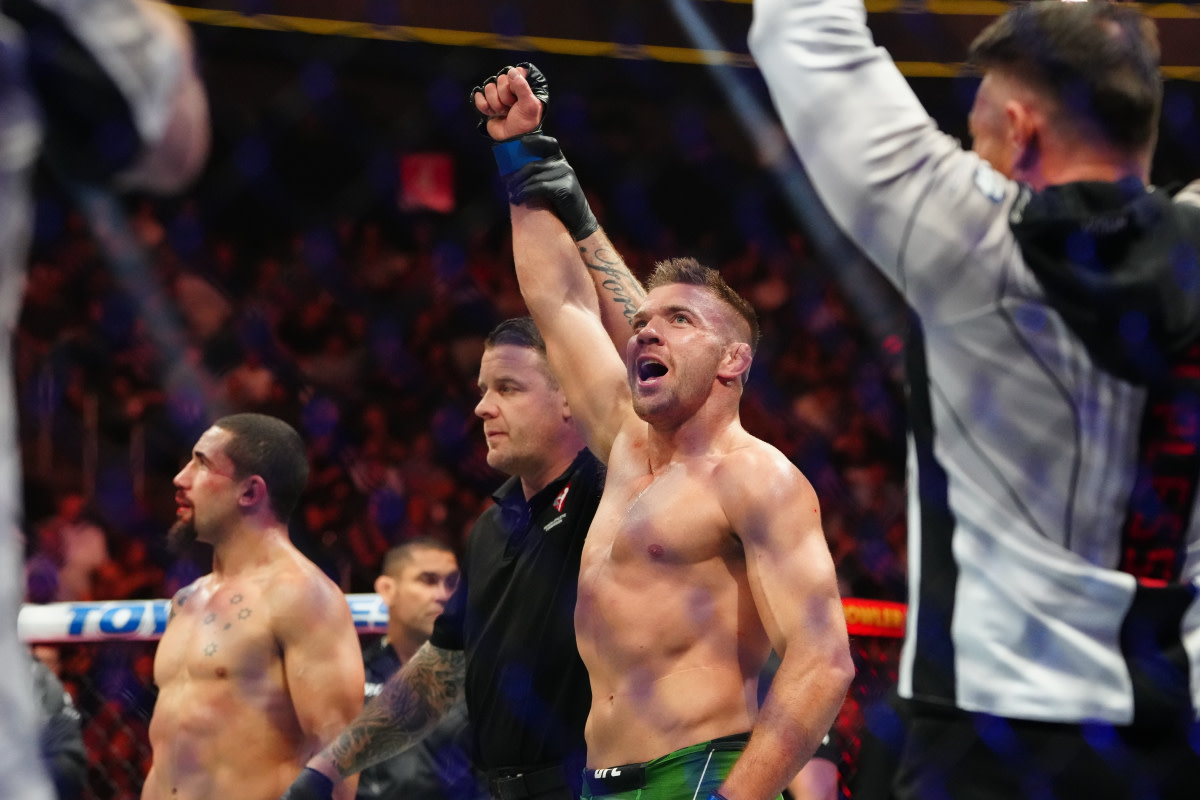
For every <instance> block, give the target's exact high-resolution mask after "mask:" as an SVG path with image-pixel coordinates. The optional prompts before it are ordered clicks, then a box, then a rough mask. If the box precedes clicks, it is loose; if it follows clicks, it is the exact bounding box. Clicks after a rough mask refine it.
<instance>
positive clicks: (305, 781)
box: [280, 767, 333, 800]
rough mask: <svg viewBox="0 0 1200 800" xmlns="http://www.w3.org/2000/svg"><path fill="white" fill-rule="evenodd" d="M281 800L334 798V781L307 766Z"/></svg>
mask: <svg viewBox="0 0 1200 800" xmlns="http://www.w3.org/2000/svg"><path fill="white" fill-rule="evenodd" d="M280 800H333V781H331V780H330V779H329V778H328V777H326V776H325V775H323V774H321V773H320V772H317V771H316V770H315V769H312V768H311V767H305V768H304V771H303V772H301V773H300V774H299V775H297V776H296V780H294V781H292V785H291V786H289V787H288V790H287V791H286V792H284V793H283V797H281V798H280Z"/></svg>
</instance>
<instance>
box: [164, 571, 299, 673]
mask: <svg viewBox="0 0 1200 800" xmlns="http://www.w3.org/2000/svg"><path fill="white" fill-rule="evenodd" d="M279 664H280V650H279V646H278V643H277V642H276V640H275V637H274V635H273V633H272V630H271V625H270V613H269V609H268V608H267V604H266V602H265V600H264V598H263V595H262V593H261V591H260V590H259V587H257V586H255V585H253V584H243V585H234V586H228V587H223V588H221V589H218V590H216V591H211V592H209V591H197V592H196V593H194V594H193V595H192V596H191V597H189V598H187V599H186V600H185V601H184V602H183V603H182V605H181V606H180V607H178V608H177V609H176V614H175V617H174V618H173V619H172V620H171V621H170V623H169V624H168V625H167V630H166V632H165V633H164V634H163V638H162V641H161V642H160V643H159V653H158V657H157V659H156V661H155V670H154V672H155V680H156V682H158V684H159V685H160V686H165V685H166V684H168V683H170V682H171V681H173V680H181V679H183V680H224V679H235V678H236V679H249V680H251V681H253V680H255V679H256V678H264V677H268V676H269V675H270V674H271V673H273V672H274V671H275V670H277V669H278V667H279Z"/></svg>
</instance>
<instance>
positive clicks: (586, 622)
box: [575, 453, 770, 767]
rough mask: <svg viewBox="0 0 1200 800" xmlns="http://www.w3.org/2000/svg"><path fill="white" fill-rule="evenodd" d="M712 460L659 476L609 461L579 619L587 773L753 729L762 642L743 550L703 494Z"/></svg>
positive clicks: (765, 648)
mask: <svg viewBox="0 0 1200 800" xmlns="http://www.w3.org/2000/svg"><path fill="white" fill-rule="evenodd" d="M615 455H616V454H615V453H614V456H615ZM630 460H631V459H626V460H625V463H626V464H628V463H629V462H630ZM714 462H715V459H711V458H697V459H691V460H686V461H680V462H675V463H672V464H671V465H669V466H667V467H665V468H664V469H662V470H659V471H658V474H656V475H655V474H651V473H649V471H647V470H646V469H645V464H644V461H643V463H642V465H641V466H642V469H641V470H637V469H629V468H628V467H622V466H619V465H620V463H621V460H620V459H619V458H617V457H614V458H612V459H610V466H609V473H608V486H607V489H606V491H605V495H604V499H603V501H602V502H601V504H600V508H599V510H598V512H597V514H596V519H595V521H594V523H593V524H592V528H591V530H590V531H589V533H588V539H587V543H586V544H585V546H584V551H583V558H582V565H581V570H580V582H579V599H578V604H577V606H576V613H575V628H576V635H577V637H578V643H579V652H580V655H581V656H582V657H583V660H584V663H585V664H586V665H587V668H588V673H589V675H590V678H591V684H592V709H591V714H590V715H589V718H588V723H587V744H588V766H589V767H604V766H611V765H613V764H624V763H631V762H637V761H646V760H649V759H652V758H655V757H658V756H661V755H665V754H666V753H668V752H671V751H673V750H676V749H679V748H681V747H685V746H688V745H691V744H695V743H697V742H700V741H705V740H707V739H711V738H714V737H717V736H723V735H726V734H730V733H736V732H742V731H747V730H749V729H750V727H751V725H752V724H753V720H754V716H755V711H756V688H757V676H758V672H759V670H760V669H761V667H762V664H763V662H764V661H765V659H766V656H767V654H768V652H769V650H770V645H769V644H768V642H767V637H766V634H765V632H764V630H763V627H762V625H761V623H760V622H759V619H758V615H757V612H756V610H755V607H754V601H753V598H752V597H751V594H750V589H749V584H748V581H747V578H746V565H745V559H744V554H743V551H742V548H741V544H740V542H739V541H738V539H737V537H736V536H735V535H734V533H733V532H732V531H731V530H730V529H729V523H728V520H727V519H726V518H725V515H724V513H723V512H722V510H721V508H720V505H719V504H718V503H717V501H716V500H715V498H714V497H713V492H712V491H711V485H712V484H711V479H712V468H713V464H714ZM613 465H618V466H617V467H616V468H614V466H613Z"/></svg>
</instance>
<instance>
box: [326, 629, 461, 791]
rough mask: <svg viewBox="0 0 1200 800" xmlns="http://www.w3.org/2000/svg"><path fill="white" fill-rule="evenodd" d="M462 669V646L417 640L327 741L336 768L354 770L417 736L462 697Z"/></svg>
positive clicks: (345, 772)
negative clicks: (415, 646)
mask: <svg viewBox="0 0 1200 800" xmlns="http://www.w3.org/2000/svg"><path fill="white" fill-rule="evenodd" d="M466 672H467V666H466V657H465V656H464V655H463V653H462V651H460V650H442V649H440V648H437V647H434V646H433V645H431V644H429V643H425V644H424V645H422V646H421V649H420V650H418V651H417V652H416V653H415V654H414V655H413V657H412V659H411V660H409V662H408V663H407V664H405V665H404V667H403V668H402V669H401V670H400V671H399V672H397V673H396V674H395V675H393V676H392V677H391V678H389V679H388V681H387V683H385V684H384V685H383V690H382V691H381V692H380V693H379V695H378V696H376V697H375V698H373V699H372V700H371V702H369V703H368V704H367V706H366V708H364V709H363V710H362V713H360V714H359V715H358V717H357V718H356V719H355V720H354V721H353V722H351V723H350V725H349V726H347V727H346V729H345V730H343V731H342V733H341V735H339V736H338V738H337V741H335V742H334V743H333V744H332V745H331V749H330V754H331V755H332V756H333V760H334V765H335V766H336V768H337V770H338V773H339V774H340V775H341V776H342V777H345V776H347V775H353V774H354V773H356V772H360V771H362V770H364V769H366V768H367V767H369V766H371V765H372V764H376V763H378V762H380V761H383V760H384V759H387V758H391V757H392V756H395V755H396V754H398V753H399V752H401V751H402V750H404V749H405V748H407V747H409V746H411V745H413V744H416V743H417V742H418V741H420V740H421V738H422V737H424V736H425V734H426V733H428V732H429V730H430V729H431V728H432V727H433V726H434V725H435V724H437V722H438V721H439V720H441V719H442V717H444V716H445V715H446V712H447V711H449V709H450V706H451V705H453V704H454V702H455V701H456V700H458V698H459V697H460V696H461V694H462V687H463V682H464V680H465V678H466Z"/></svg>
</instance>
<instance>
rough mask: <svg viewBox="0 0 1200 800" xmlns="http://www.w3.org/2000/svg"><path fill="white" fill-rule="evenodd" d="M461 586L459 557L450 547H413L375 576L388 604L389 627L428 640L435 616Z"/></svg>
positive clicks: (380, 593)
mask: <svg viewBox="0 0 1200 800" xmlns="http://www.w3.org/2000/svg"><path fill="white" fill-rule="evenodd" d="M456 588H458V560H457V559H456V558H455V557H454V553H451V552H449V551H448V550H438V549H436V548H432V547H419V548H415V549H413V550H412V551H411V552H410V553H409V554H408V557H407V558H406V559H404V560H402V561H399V562H398V563H397V564H395V565H393V566H392V567H391V568H390V570H389V572H388V574H386V575H380V576H379V577H378V578H376V579H375V591H376V592H378V593H379V596H380V597H381V598H383V602H384V603H386V604H387V607H388V630H389V631H390V632H392V633H394V634H395V635H399V636H405V637H407V638H411V639H421V640H425V639H428V638H429V637H430V635H432V634H433V623H434V620H436V619H437V618H438V616H440V615H441V613H442V610H443V609H445V607H446V601H448V600H449V599H450V595H452V594H454V590H455V589H456Z"/></svg>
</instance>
